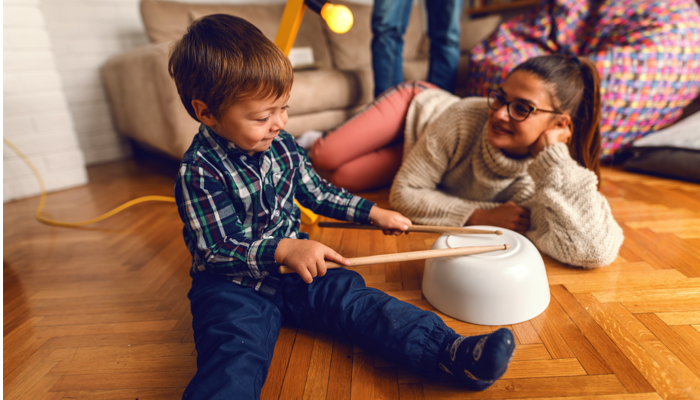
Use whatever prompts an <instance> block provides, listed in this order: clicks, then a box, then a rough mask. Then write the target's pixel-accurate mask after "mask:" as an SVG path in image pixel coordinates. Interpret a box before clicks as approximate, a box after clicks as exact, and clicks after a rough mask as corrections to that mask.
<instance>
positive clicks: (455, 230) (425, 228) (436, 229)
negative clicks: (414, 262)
mask: <svg viewBox="0 0 700 400" xmlns="http://www.w3.org/2000/svg"><path fill="white" fill-rule="evenodd" d="M318 226H319V228H349V229H371V230H381V229H382V228H380V227H378V226H376V225H360V224H355V223H352V222H319V223H318ZM406 232H431V233H450V234H453V235H459V234H491V235H493V234H496V235H502V234H503V232H502V231H489V230H486V229H474V228H463V227H459V226H432V225H411V226H409V227H408V229H406Z"/></svg>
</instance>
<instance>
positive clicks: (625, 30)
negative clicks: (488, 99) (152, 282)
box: [467, 0, 700, 160]
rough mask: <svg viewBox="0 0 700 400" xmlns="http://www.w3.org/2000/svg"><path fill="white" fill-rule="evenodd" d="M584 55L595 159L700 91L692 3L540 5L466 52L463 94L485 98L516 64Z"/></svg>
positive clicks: (698, 22)
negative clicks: (597, 83) (593, 68)
mask: <svg viewBox="0 0 700 400" xmlns="http://www.w3.org/2000/svg"><path fill="white" fill-rule="evenodd" d="M552 53H561V54H566V55H578V56H586V57H588V58H589V59H591V60H592V61H594V62H595V63H596V65H597V67H598V72H599V73H600V75H601V95H602V112H603V113H602V122H601V133H602V136H603V144H602V147H603V149H602V155H601V156H602V158H603V159H604V160H613V158H614V156H615V155H616V154H619V153H620V151H622V150H624V149H626V148H628V147H629V146H630V145H631V144H632V142H633V141H634V140H635V139H637V138H640V137H642V136H644V135H646V134H647V133H650V132H655V131H658V130H660V129H662V128H664V127H666V126H668V125H670V124H672V123H673V122H674V121H676V120H677V119H678V118H679V117H680V115H681V113H682V110H683V107H685V106H686V105H687V104H689V103H690V102H691V101H692V100H693V99H694V98H695V97H696V96H697V95H698V93H700V10H699V9H698V4H696V2H695V0H661V1H653V0H617V1H616V0H605V1H595V0H586V1H581V0H554V1H551V0H542V1H541V2H540V3H539V5H538V6H536V7H534V8H533V10H532V11H531V12H529V13H527V14H524V15H521V16H519V17H516V18H514V19H512V20H509V21H507V22H505V23H503V24H501V25H500V26H499V28H498V29H497V30H496V31H495V32H494V33H493V34H492V35H490V36H489V37H488V38H486V39H484V40H483V41H481V42H480V43H479V44H477V46H476V47H475V48H474V49H473V50H472V54H471V65H470V75H469V77H470V79H469V83H468V87H467V93H468V95H473V96H484V95H486V92H487V90H488V89H490V88H494V87H497V86H498V85H500V84H501V83H502V82H503V80H504V79H505V77H506V75H507V74H508V72H509V71H510V70H511V69H512V68H514V67H515V66H516V65H518V64H519V63H521V62H522V61H524V60H526V59H528V58H530V57H534V56H538V55H544V54H552Z"/></svg>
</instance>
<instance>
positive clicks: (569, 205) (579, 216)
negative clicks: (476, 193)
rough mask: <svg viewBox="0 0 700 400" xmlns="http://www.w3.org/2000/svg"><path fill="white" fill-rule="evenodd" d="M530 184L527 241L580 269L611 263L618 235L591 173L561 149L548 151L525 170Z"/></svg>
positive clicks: (559, 145)
mask: <svg viewBox="0 0 700 400" xmlns="http://www.w3.org/2000/svg"><path fill="white" fill-rule="evenodd" d="M528 172H529V174H530V176H532V179H533V180H534V182H535V194H534V196H533V197H532V198H531V199H530V200H528V201H527V202H525V203H524V204H523V206H524V207H526V208H529V209H530V230H529V231H528V232H527V237H528V238H529V239H530V240H532V242H533V243H534V244H535V245H536V246H537V247H538V248H539V249H540V250H541V251H544V252H545V253H547V254H548V255H550V256H552V257H554V258H555V259H557V260H559V261H561V262H563V263H567V264H571V265H575V266H580V267H584V268H595V267H602V266H605V265H608V264H610V263H612V262H613V261H614V260H615V258H616V257H617V253H618V251H619V250H620V246H622V241H623V239H624V236H623V233H622V229H621V228H620V226H619V225H618V224H617V222H616V221H615V219H614V218H613V216H612V212H611V210H610V205H609V204H608V202H607V200H606V199H605V197H604V196H603V195H602V194H601V193H600V192H599V191H598V189H597V185H598V181H597V178H596V176H595V173H593V172H592V171H590V170H588V169H586V168H583V167H581V166H580V165H578V164H577V163H576V161H574V160H573V159H572V158H571V156H570V155H569V150H568V148H567V146H566V144H564V143H557V144H555V145H551V146H548V147H547V148H545V149H544V150H543V151H542V152H540V153H539V154H538V155H537V158H535V160H534V161H533V162H532V164H531V165H530V167H529V168H528Z"/></svg>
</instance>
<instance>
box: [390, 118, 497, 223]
mask: <svg viewBox="0 0 700 400" xmlns="http://www.w3.org/2000/svg"><path fill="white" fill-rule="evenodd" d="M452 110H454V109H453V108H450V109H449V110H448V111H445V112H444V113H443V114H447V116H446V117H444V118H442V116H441V117H440V119H439V120H438V121H435V122H434V123H432V124H431V125H429V126H428V127H427V128H426V131H425V132H424V133H423V134H422V135H421V136H420V138H419V139H418V141H417V142H416V144H415V145H414V147H413V148H412V149H411V151H410V152H409V153H408V154H407V155H406V156H405V158H404V160H403V163H402V165H401V168H400V169H399V172H398V173H397V174H396V177H395V178H394V182H393V184H392V186H391V193H390V195H389V201H390V203H391V206H392V208H393V209H395V210H396V211H398V212H400V213H401V214H403V215H405V216H406V217H408V218H410V219H411V221H413V222H414V223H416V224H424V225H441V226H463V225H465V224H466V222H467V220H468V219H469V217H470V216H471V215H472V212H474V210H476V209H491V208H494V207H497V206H499V203H494V202H487V201H472V200H468V199H463V198H460V197H456V196H452V195H449V194H447V193H445V192H444V191H442V190H440V189H439V187H438V186H439V184H440V182H441V180H442V177H443V175H444V174H445V172H446V171H447V170H448V169H449V168H450V166H451V164H452V163H453V158H455V157H461V156H462V155H463V154H461V152H460V151H459V150H456V149H458V148H459V147H460V142H461V141H463V140H467V139H466V138H465V136H467V135H477V134H478V129H477V128H476V127H473V128H470V127H465V126H464V125H462V124H459V123H455V122H456V121H457V119H458V118H457V117H456V116H452V115H450V111H452ZM481 128H483V124H482V125H481ZM465 130H466V132H465ZM469 130H471V131H472V132H470V131H469ZM464 147H470V146H462V148H464ZM465 179H470V178H469V177H465Z"/></svg>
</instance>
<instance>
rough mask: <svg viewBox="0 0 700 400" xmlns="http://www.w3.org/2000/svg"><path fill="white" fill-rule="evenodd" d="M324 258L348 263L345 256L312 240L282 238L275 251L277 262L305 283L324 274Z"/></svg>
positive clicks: (344, 263)
mask: <svg viewBox="0 0 700 400" xmlns="http://www.w3.org/2000/svg"><path fill="white" fill-rule="evenodd" d="M326 260H330V261H334V262H337V263H338V264H342V265H350V261H349V260H348V259H347V258H345V257H343V256H341V255H340V254H338V253H336V252H335V250H333V249H331V248H330V247H328V246H326V245H324V244H321V243H319V242H317V241H314V240H305V239H282V240H281V241H280V243H279V245H277V250H276V251H275V261H277V264H280V265H281V264H284V265H286V266H287V267H289V268H291V269H293V270H294V271H295V272H296V273H297V274H299V276H301V279H303V280H304V282H306V283H311V282H312V281H313V279H314V278H315V277H317V276H323V275H325V274H326Z"/></svg>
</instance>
